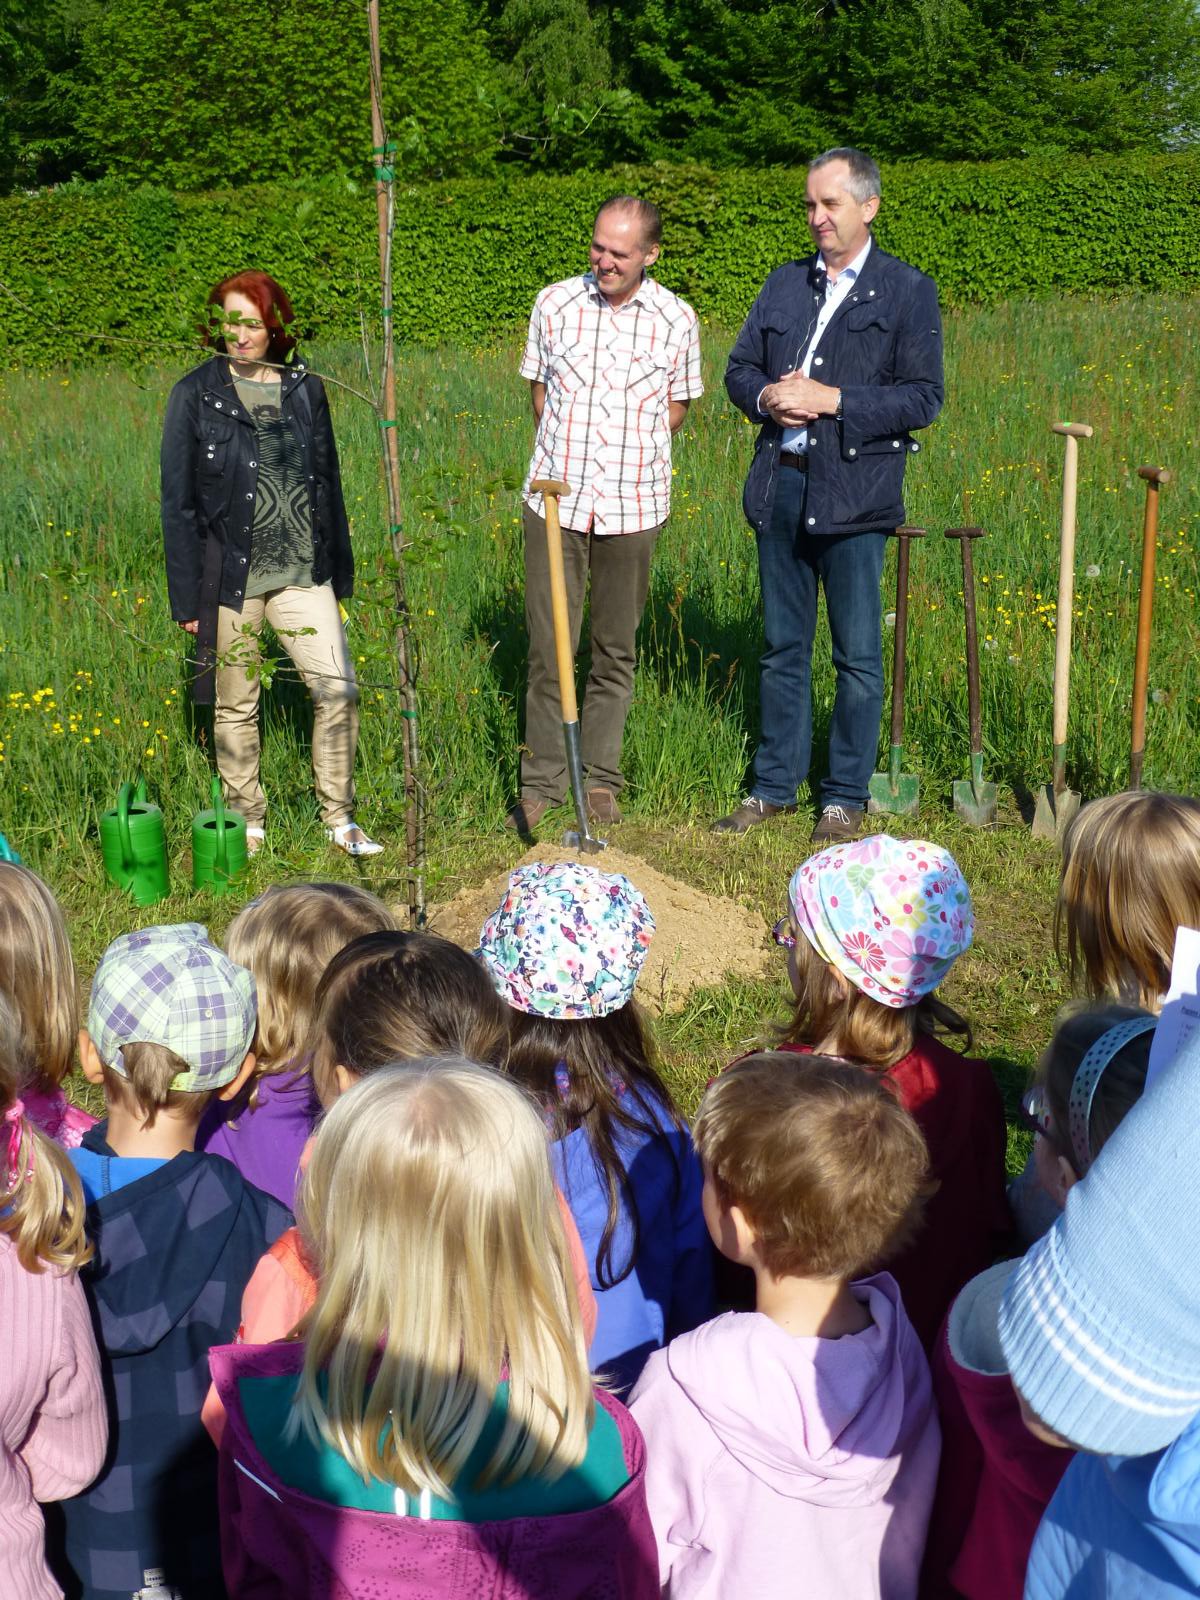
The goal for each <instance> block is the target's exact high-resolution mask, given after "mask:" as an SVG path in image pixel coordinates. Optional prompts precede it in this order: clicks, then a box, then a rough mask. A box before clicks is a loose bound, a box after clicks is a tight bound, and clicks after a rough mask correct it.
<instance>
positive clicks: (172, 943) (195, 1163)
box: [56, 924, 291, 1600]
mask: <svg viewBox="0 0 1200 1600" xmlns="http://www.w3.org/2000/svg"><path fill="white" fill-rule="evenodd" d="M256 1019H257V1006H256V1002H255V991H254V979H253V978H252V977H251V975H250V973H249V972H247V971H246V970H245V969H244V968H243V967H238V966H235V965H234V963H233V962H232V961H230V959H229V958H228V956H226V955H225V954H224V953H223V952H222V951H221V950H218V949H217V948H216V946H214V945H212V944H210V943H209V941H208V938H207V935H206V932H205V930H204V929H203V928H202V927H200V926H199V925H197V924H187V925H184V926H179V927H158V928H145V929H142V930H140V931H139V932H137V933H129V934H125V935H123V936H122V937H121V938H120V939H117V940H116V941H115V942H114V943H113V944H112V945H110V946H109V948H108V950H107V951H106V952H105V954H104V957H103V959H102V961H101V963H100V967H99V970H98V971H97V973H96V977H95V981H94V983H93V985H92V996H91V1005H90V1007H89V1011H88V1026H87V1029H86V1031H85V1032H83V1033H81V1035H80V1041H79V1043H80V1057H81V1060H82V1063H83V1069H84V1074H85V1076H86V1077H87V1078H88V1079H89V1081H90V1082H92V1083H96V1084H102V1085H103V1087H104V1093H105V1100H106V1102H107V1107H108V1116H107V1118H106V1119H105V1120H104V1121H103V1122H101V1123H100V1124H99V1125H98V1126H97V1127H96V1128H95V1129H93V1130H92V1131H91V1132H90V1133H89V1134H87V1135H86V1136H85V1139H84V1142H83V1145H82V1147H81V1148H80V1149H79V1150H76V1151H72V1152H71V1157H72V1160H73V1161H74V1163H75V1167H76V1170H77V1171H78V1173H79V1176H80V1178H81V1180H82V1182H83V1188H84V1195H85V1198H86V1200H87V1202H88V1211H87V1229H88V1234H89V1236H90V1238H91V1240H92V1243H93V1245H94V1247H95V1257H94V1259H93V1261H92V1263H91V1265H90V1267H89V1268H88V1269H87V1271H86V1273H85V1275H84V1276H85V1285H86V1288H87V1292H88V1297H89V1299H90V1301H91V1308H92V1316H93V1321H94V1324H95V1328H96V1335H97V1339H98V1341H99V1344H100V1350H101V1360H102V1363H103V1365H104V1368H105V1378H106V1387H107V1390H108V1395H109V1409H110V1416H109V1422H110V1445H109V1452H108V1456H107V1458H106V1460H105V1464H104V1468H103V1469H102V1471H101V1473H100V1476H99V1477H98V1478H97V1479H96V1481H95V1483H94V1484H93V1485H92V1487H91V1488H90V1489H89V1490H87V1492H86V1493H84V1494H81V1495H77V1496H76V1497H75V1498H74V1499H73V1500H68V1501H66V1502H64V1505H63V1515H64V1524H65V1528H64V1532H65V1539H64V1542H63V1548H62V1549H61V1550H58V1551H56V1555H57V1557H58V1559H59V1561H60V1563H61V1565H62V1570H61V1572H60V1580H61V1581H62V1583H63V1586H64V1588H65V1589H66V1591H67V1594H68V1595H74V1596H80V1597H82V1600H130V1597H131V1596H132V1595H134V1594H136V1593H137V1592H139V1591H140V1590H142V1589H143V1588H144V1587H146V1586H147V1585H149V1586H152V1587H153V1588H154V1592H155V1593H156V1594H157V1595H161V1596H162V1600H167V1597H168V1596H173V1597H176V1600H193V1597H194V1600H201V1597H203V1600H214V1597H216V1600H219V1597H221V1596H223V1595H224V1593H225V1589H224V1585H223V1582H222V1579H221V1568H220V1539H219V1531H218V1521H217V1458H216V1454H215V1452H214V1451H213V1448H212V1445H211V1444H210V1442H209V1440H208V1437H207V1435H206V1434H205V1432H204V1429H203V1427H202V1426H201V1423H200V1407H201V1403H202V1402H203V1399H204V1395H205V1393H206V1391H207V1387H208V1351H209V1348H210V1346H212V1345H214V1344H225V1343H228V1342H229V1341H230V1340H231V1339H232V1338H233V1336H234V1334H235V1333H236V1331H237V1324H238V1317H239V1308H240V1304H241V1296H242V1290H243V1289H244V1288H245V1285H246V1282H247V1280H248V1279H249V1277H250V1274H251V1273H252V1272H253V1270H254V1267H255V1265H256V1264H257V1262H258V1259H259V1257H260V1256H261V1255H262V1254H263V1252H264V1251H265V1250H266V1249H267V1248H268V1247H269V1246H270V1245H271V1244H272V1243H273V1241H274V1240H275V1238H276V1237H277V1236H278V1235H279V1234H280V1233H282V1231H283V1230H284V1229H285V1228H286V1227H287V1226H288V1225H289V1224H290V1222H291V1217H290V1215H289V1213H288V1212H287V1211H286V1210H285V1209H284V1208H283V1207H282V1206H281V1205H279V1204H278V1202H277V1201H275V1200H273V1199H271V1198H270V1196H268V1195H265V1194H263V1193H262V1192H261V1191H260V1190H258V1189H255V1188H252V1187H251V1185H250V1184H248V1183H247V1182H246V1181H245V1179H244V1178H242V1176H241V1174H240V1173H239V1172H238V1171H237V1169H236V1168H235V1167H233V1166H232V1165H231V1164H230V1163H229V1162H228V1161H226V1160H224V1159H223V1158H222V1157H220V1156H210V1155H203V1154H198V1153H197V1151H196V1149H195V1138H196V1128H197V1126H198V1124H199V1121H200V1117H201V1115H202V1113H203V1112H204V1110H205V1108H206V1107H207V1106H208V1105H209V1104H210V1103H211V1101H212V1100H213V1099H214V1098H216V1097H219V1098H221V1099H230V1098H232V1097H233V1096H234V1095H236V1094H237V1092H238V1090H239V1089H240V1088H241V1087H242V1085H243V1084H244V1083H245V1081H246V1079H247V1078H248V1077H249V1075H250V1073H251V1072H252V1071H253V1068H254V1056H253V1054H252V1053H251V1043H252V1041H253V1038H254V1029H255V1022H256Z"/></svg>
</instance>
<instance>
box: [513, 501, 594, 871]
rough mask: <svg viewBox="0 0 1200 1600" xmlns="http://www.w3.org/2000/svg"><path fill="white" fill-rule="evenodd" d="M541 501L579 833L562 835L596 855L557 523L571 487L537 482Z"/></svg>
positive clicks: (572, 831)
mask: <svg viewBox="0 0 1200 1600" xmlns="http://www.w3.org/2000/svg"><path fill="white" fill-rule="evenodd" d="M529 487H530V489H531V490H532V491H534V492H535V493H537V494H540V495H541V497H542V507H543V510H544V512H545V518H546V553H547V555H548V557H549V562H550V609H551V611H552V613H553V615H554V653H555V655H556V657H557V658H558V697H559V701H560V703H561V705H562V719H563V743H564V744H565V746H566V751H567V777H568V779H569V781H570V784H571V799H572V800H573V801H574V802H575V816H576V818H577V820H578V822H579V827H578V829H577V830H576V829H574V828H569V829H568V830H567V832H566V833H564V834H563V844H564V845H566V847H567V848H568V849H569V850H582V851H585V852H586V853H588V854H595V853H596V852H597V851H599V850H607V849H608V840H607V839H597V838H596V836H595V834H594V833H593V832H592V830H591V826H590V824H589V822H588V814H587V803H586V801H585V800H584V795H583V757H582V756H581V754H580V750H579V703H578V701H577V700H576V698H575V654H574V651H573V650H572V649H571V624H570V618H569V615H568V612H567V580H566V577H565V575H564V573H563V553H562V526H561V524H560V523H559V520H558V502H559V498H560V496H562V495H564V494H570V492H571V490H570V487H569V486H568V485H567V484H565V483H561V482H559V481H558V480H556V479H554V478H538V479H537V480H536V481H535V482H533V483H531V484H530V485H529Z"/></svg>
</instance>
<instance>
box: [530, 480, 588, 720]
mask: <svg viewBox="0 0 1200 1600" xmlns="http://www.w3.org/2000/svg"><path fill="white" fill-rule="evenodd" d="M529 488H530V490H531V492H533V493H535V494H540V495H541V497H542V512H543V515H544V517H545V520H546V556H547V559H548V561H549V565H550V610H551V614H552V615H553V618H554V654H555V656H556V658H557V661H558V698H559V702H560V704H561V705H562V719H563V721H564V722H578V721H579V702H578V700H577V699H576V697H575V656H574V653H573V652H572V650H571V618H570V613H569V612H568V610H567V578H566V573H565V572H564V571H563V552H562V524H561V523H560V522H559V520H558V502H559V500H560V498H561V497H562V496H563V495H565V494H570V492H571V490H570V486H569V485H568V484H565V483H560V482H559V481H558V479H556V478H537V479H535V481H534V482H533V483H531V484H530V485H529Z"/></svg>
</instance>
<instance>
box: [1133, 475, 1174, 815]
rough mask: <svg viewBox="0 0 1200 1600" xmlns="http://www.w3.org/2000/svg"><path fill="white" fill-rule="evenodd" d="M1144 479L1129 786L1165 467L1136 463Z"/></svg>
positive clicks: (1142, 718) (1142, 711) (1142, 697)
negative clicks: (1159, 504) (1144, 500)
mask: <svg viewBox="0 0 1200 1600" xmlns="http://www.w3.org/2000/svg"><path fill="white" fill-rule="evenodd" d="M1138 477H1139V478H1144V479H1145V480H1146V511H1145V516H1144V517H1143V519H1142V571H1141V578H1140V580H1139V582H1138V618H1137V640H1136V643H1135V645H1134V652H1133V727H1132V736H1131V738H1130V741H1129V766H1130V775H1129V787H1130V788H1131V789H1140V788H1141V786H1142V760H1143V757H1144V755H1145V751H1146V692H1147V690H1148V689H1149V687H1150V629H1151V624H1152V622H1153V618H1154V558H1155V553H1156V551H1157V549H1158V489H1159V485H1160V484H1163V483H1170V481H1171V474H1170V473H1169V472H1168V471H1167V469H1166V468H1165V467H1139V468H1138Z"/></svg>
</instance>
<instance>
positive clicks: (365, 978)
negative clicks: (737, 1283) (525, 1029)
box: [311, 929, 508, 1105]
mask: <svg viewBox="0 0 1200 1600" xmlns="http://www.w3.org/2000/svg"><path fill="white" fill-rule="evenodd" d="M314 1011H315V1016H314V1020H313V1026H312V1034H311V1047H312V1075H313V1083H314V1084H315V1086H316V1090H317V1095H318V1097H319V1098H320V1100H321V1103H322V1104H323V1105H328V1104H329V1103H330V1101H332V1100H333V1099H335V1098H336V1096H337V1089H338V1085H337V1082H336V1077H335V1075H336V1073H337V1069H338V1067H342V1068H343V1069H344V1070H345V1071H346V1072H347V1073H348V1074H349V1075H350V1076H351V1077H353V1078H362V1077H365V1076H366V1074H367V1073H368V1072H373V1071H375V1070H376V1069H377V1068H378V1067H384V1066H392V1065H394V1064H395V1063H396V1062H398V1061H417V1060H420V1059H422V1058H423V1057H430V1056H464V1057H466V1059H467V1060H468V1061H478V1062H480V1063H482V1064H483V1065H484V1066H491V1067H502V1066H503V1065H504V1062H505V1059H506V1056H507V1054H508V1007H507V1006H506V1005H505V1004H504V1002H503V1000H501V998H500V996H499V995H498V994H497V993H496V991H495V989H494V988H493V987H492V984H491V981H490V980H489V978H488V975H487V973H486V972H485V971H484V969H483V967H482V965H481V964H480V963H479V962H478V961H477V960H476V959H475V957H474V956H472V955H468V954H467V952H466V951H465V950H463V949H461V948H460V947H459V946H458V945H456V944H452V943H451V942H450V940H449V939H443V938H440V937H439V936H438V935H437V934H436V933H408V932H405V931H404V930H402V929H401V930H397V931H396V932H383V931H381V932H378V933H365V934H363V935H362V937H361V938H358V939H354V940H352V941H351V942H350V943H349V944H347V945H345V946H344V947H343V948H342V949H341V950H339V951H338V953H337V955H335V956H334V958H333V959H332V961H330V963H329V965H328V966H327V967H326V969H325V972H324V974H323V976H322V978H321V982H320V985H319V987H318V989H317V995H316V1000H315V1003H314Z"/></svg>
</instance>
